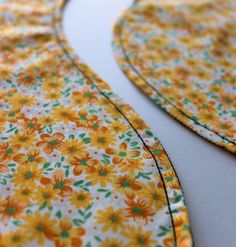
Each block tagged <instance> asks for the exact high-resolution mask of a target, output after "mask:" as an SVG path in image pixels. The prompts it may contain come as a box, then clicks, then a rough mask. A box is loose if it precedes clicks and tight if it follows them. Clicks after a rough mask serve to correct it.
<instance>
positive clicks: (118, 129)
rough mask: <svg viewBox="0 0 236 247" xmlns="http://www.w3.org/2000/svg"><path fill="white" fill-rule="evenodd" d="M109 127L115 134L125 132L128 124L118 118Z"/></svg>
mask: <svg viewBox="0 0 236 247" xmlns="http://www.w3.org/2000/svg"><path fill="white" fill-rule="evenodd" d="M109 127H110V128H111V130H112V131H113V132H114V133H115V134H119V133H125V132H126V131H127V130H128V126H127V125H126V124H125V123H124V122H121V121H118V120H117V121H114V122H111V124H110V126H109Z"/></svg>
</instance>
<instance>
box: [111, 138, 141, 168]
mask: <svg viewBox="0 0 236 247" xmlns="http://www.w3.org/2000/svg"><path fill="white" fill-rule="evenodd" d="M106 153H107V154H110V155H114V157H113V159H112V162H113V163H115V164H119V163H121V162H122V161H125V160H127V159H129V158H135V157H138V156H139V155H140V151H138V150H130V149H129V148H128V145H127V143H125V142H122V143H121V144H120V145H119V149H118V150H115V149H114V148H107V149H106Z"/></svg>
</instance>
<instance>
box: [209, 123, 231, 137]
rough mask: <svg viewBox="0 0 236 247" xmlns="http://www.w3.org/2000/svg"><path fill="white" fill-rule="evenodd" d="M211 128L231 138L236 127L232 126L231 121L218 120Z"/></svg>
mask: <svg viewBox="0 0 236 247" xmlns="http://www.w3.org/2000/svg"><path fill="white" fill-rule="evenodd" d="M213 130H214V131H216V132H218V133H224V134H225V135H227V136H228V137H231V138H233V137H234V135H235V133H236V129H235V128H234V126H233V123H231V122H219V123H218V124H217V125H216V126H215V127H214V128H213Z"/></svg>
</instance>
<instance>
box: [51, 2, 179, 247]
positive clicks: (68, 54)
mask: <svg viewBox="0 0 236 247" xmlns="http://www.w3.org/2000/svg"><path fill="white" fill-rule="evenodd" d="M55 1H57V0H55ZM64 1H67V0H64ZM64 3H65V2H64ZM62 6H63V8H64V7H65V5H64V4H62ZM60 12H62V7H61V9H60ZM56 14H57V9H56V5H55V7H54V10H53V11H52V28H53V31H54V34H55V37H56V40H57V43H58V45H59V46H60V47H61V48H62V50H63V52H64V54H65V55H66V56H67V57H68V58H69V60H70V61H71V62H72V64H73V65H74V66H75V67H76V69H77V70H78V71H80V72H81V73H82V74H83V75H84V77H85V78H86V79H88V80H89V81H90V82H91V83H92V84H93V85H94V86H95V87H96V89H97V90H98V91H99V93H100V94H101V95H103V97H104V98H106V99H107V100H108V101H109V102H110V103H111V104H112V105H113V106H114V107H115V109H116V110H117V111H118V112H119V113H120V114H121V115H122V116H123V117H124V119H125V120H126V121H127V122H128V123H129V125H130V126H131V127H132V129H133V130H134V132H135V133H136V134H137V136H138V137H139V138H140V140H141V141H142V143H143V145H144V146H145V148H146V149H147V150H148V151H149V153H150V154H151V156H152V158H153V160H154V162H155V164H156V167H157V170H158V172H159V175H160V178H161V181H162V184H163V186H164V191H165V196H166V200H167V206H168V210H169V212H170V218H171V223H172V231H173V237H174V243H175V246H177V235H176V230H175V225H174V220H173V215H172V210H171V207H170V202H169V197H168V193H167V189H166V185H165V182H164V178H163V176H162V173H161V170H160V168H159V166H158V162H157V160H156V158H155V156H154V155H153V153H152V152H151V150H150V149H149V147H148V146H147V144H146V143H145V142H144V140H143V139H142V137H141V136H140V134H139V132H138V131H137V130H136V128H135V127H134V126H133V124H132V123H131V122H130V121H129V119H128V118H127V117H126V116H125V114H124V113H123V112H122V111H121V110H120V109H119V107H118V106H117V105H116V104H115V103H114V102H113V101H112V100H111V99H110V98H109V97H108V96H107V95H106V94H105V93H104V92H103V91H102V90H101V89H100V88H99V87H98V86H97V85H96V84H95V83H94V82H93V81H92V80H91V79H90V77H89V76H88V75H87V74H86V73H85V72H84V71H81V70H80V67H79V65H78V64H77V62H76V61H74V59H73V58H72V57H71V56H70V52H69V51H67V49H66V47H65V46H64V45H63V41H62V40H61V39H60V35H59V32H60V30H59V31H58V29H57V26H56V24H57V20H56V19H55V18H56ZM60 15H61V13H60ZM72 50H73V49H72ZM171 165H172V163H171ZM172 167H173V165H172Z"/></svg>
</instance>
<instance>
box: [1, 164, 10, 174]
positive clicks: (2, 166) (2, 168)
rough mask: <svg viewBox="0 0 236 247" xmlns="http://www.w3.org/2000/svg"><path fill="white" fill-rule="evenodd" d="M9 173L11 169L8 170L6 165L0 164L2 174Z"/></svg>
mask: <svg viewBox="0 0 236 247" xmlns="http://www.w3.org/2000/svg"><path fill="white" fill-rule="evenodd" d="M9 171H10V169H9V168H8V166H7V165H6V164H3V163H0V174H4V173H7V172H9Z"/></svg>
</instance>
